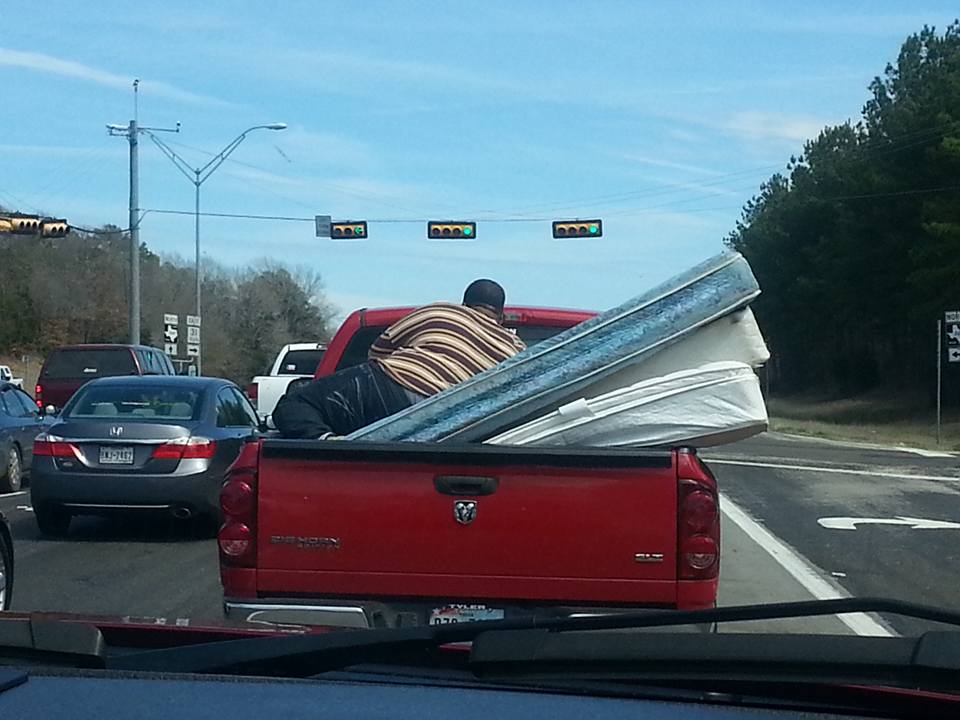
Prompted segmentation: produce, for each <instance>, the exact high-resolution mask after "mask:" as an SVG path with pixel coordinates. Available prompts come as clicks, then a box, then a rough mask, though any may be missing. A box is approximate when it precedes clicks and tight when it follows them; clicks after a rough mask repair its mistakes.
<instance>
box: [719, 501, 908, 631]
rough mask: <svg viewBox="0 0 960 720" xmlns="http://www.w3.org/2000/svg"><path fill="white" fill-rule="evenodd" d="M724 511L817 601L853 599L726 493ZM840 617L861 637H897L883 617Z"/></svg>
mask: <svg viewBox="0 0 960 720" xmlns="http://www.w3.org/2000/svg"><path fill="white" fill-rule="evenodd" d="M720 511H721V512H722V513H724V514H725V515H726V516H727V517H728V518H730V520H731V521H732V522H733V523H734V524H735V525H737V527H739V528H740V529H741V530H743V532H745V533H746V534H747V536H748V537H749V538H750V539H751V540H753V541H754V542H755V543H757V545H759V546H760V547H761V548H762V549H763V551H764V552H766V553H767V554H768V555H769V556H770V557H772V558H773V559H774V560H775V561H776V562H777V564H778V565H780V567H782V568H783V569H784V570H786V571H787V572H788V573H789V574H790V576H791V577H792V578H793V579H794V580H796V581H797V582H798V583H800V584H801V585H802V586H803V587H804V588H805V589H806V590H807V592H809V593H810V594H811V595H813V597H815V598H816V599H817V600H834V599H838V598H848V597H851V595H850V593H848V592H847V591H846V590H844V589H843V588H842V587H840V586H839V585H837V584H836V583H834V582H831V581H830V580H828V579H827V578H826V577H825V575H824V573H823V572H822V571H821V570H819V569H818V568H817V566H816V565H814V564H813V563H812V562H810V561H809V560H808V559H807V558H805V557H804V556H803V555H801V554H800V553H799V552H797V551H796V550H794V549H793V548H792V547H790V546H789V545H787V544H786V543H785V542H784V541H783V540H781V539H780V538H778V537H777V536H776V535H774V534H773V533H772V532H770V531H769V530H767V528H765V527H763V525H761V524H760V523H759V522H757V521H756V520H755V519H754V518H753V517H752V516H751V515H750V514H749V513H748V512H747V511H746V510H744V509H743V508H742V507H740V506H739V505H738V504H737V503H736V502H734V501H733V500H731V499H730V497H729V496H728V495H727V494H726V493H720ZM721 572H722V571H721ZM836 617H837V619H839V620H840V622H842V623H843V624H844V625H846V626H847V627H848V628H850V629H851V630H852V631H853V632H854V633H856V634H857V635H873V636H881V637H895V636H896V635H897V633H896V632H894V631H893V630H892V629H891V628H890V627H888V626H887V625H886V624H885V623H883V622H882V621H881V620H880V619H879V618H874V617H873V616H871V615H868V614H867V613H847V614H844V615H837V616H836Z"/></svg>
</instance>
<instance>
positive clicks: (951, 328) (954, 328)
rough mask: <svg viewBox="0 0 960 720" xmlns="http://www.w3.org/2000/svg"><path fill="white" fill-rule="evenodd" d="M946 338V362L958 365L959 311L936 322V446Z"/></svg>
mask: <svg viewBox="0 0 960 720" xmlns="http://www.w3.org/2000/svg"><path fill="white" fill-rule="evenodd" d="M944 337H946V348H947V362H948V363H960V310H947V311H946V312H944V313H943V322H941V321H940V320H937V445H939V444H940V432H941V427H942V424H943V413H942V411H943V347H944V342H943V340H944Z"/></svg>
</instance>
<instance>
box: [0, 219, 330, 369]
mask: <svg viewBox="0 0 960 720" xmlns="http://www.w3.org/2000/svg"><path fill="white" fill-rule="evenodd" d="M129 248H130V244H129V239H128V237H127V236H125V235H124V234H123V233H122V232H121V231H120V230H119V228H115V227H110V226H108V227H105V228H102V229H99V230H97V231H96V232H81V231H77V230H71V232H70V234H69V235H67V236H66V237H63V238H42V237H34V236H17V235H6V236H0V355H19V354H37V355H44V354H45V353H46V352H48V351H49V350H50V349H51V348H54V347H57V346H59V345H66V344H71V343H86V342H119V343H125V342H127V341H128V339H129V330H128V308H129V292H130V290H129V287H130V250H129ZM140 274H141V308H142V312H141V327H142V331H141V336H142V340H141V341H142V342H143V344H145V345H153V346H155V347H161V348H162V347H163V315H164V313H175V314H177V315H179V316H180V325H181V327H180V332H181V338H180V340H179V343H180V351H181V354H183V350H184V349H185V340H186V338H185V335H186V326H185V321H186V315H187V314H193V312H194V309H195V287H194V283H195V279H194V270H193V264H192V263H187V262H185V261H184V260H182V259H180V258H176V257H161V256H159V255H157V254H156V253H154V252H152V251H151V250H149V249H148V248H147V247H146V246H145V245H142V246H141V248H140ZM202 293H203V295H202V301H203V328H202V339H203V370H204V374H206V375H218V376H221V377H226V378H230V379H232V380H234V381H236V382H240V383H243V382H246V381H247V380H249V378H250V377H251V376H253V375H256V374H259V373H261V372H262V371H263V370H264V369H265V368H266V367H267V366H268V365H269V363H270V361H272V360H273V358H274V356H275V354H276V352H277V351H278V350H279V348H280V347H281V346H282V345H284V344H286V343H288V342H295V341H301V340H302V341H322V340H326V339H328V338H329V337H330V335H331V332H332V330H333V329H335V328H333V327H332V324H331V321H332V318H333V315H334V312H335V310H334V308H333V307H332V306H331V305H330V304H329V302H327V300H326V298H325V296H324V294H323V284H322V281H321V277H320V275H319V274H318V273H316V272H315V271H313V270H310V269H308V268H302V267H287V266H285V265H283V264H281V263H277V262H273V261H268V260H265V261H262V262H259V263H255V264H253V265H251V266H249V267H245V268H239V269H235V268H227V267H224V266H222V265H219V264H216V263H213V262H210V261H207V262H205V263H204V266H203V286H202Z"/></svg>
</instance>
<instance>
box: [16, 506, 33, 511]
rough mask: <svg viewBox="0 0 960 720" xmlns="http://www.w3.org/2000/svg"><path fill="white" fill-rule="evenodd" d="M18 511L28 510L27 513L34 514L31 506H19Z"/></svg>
mask: <svg viewBox="0 0 960 720" xmlns="http://www.w3.org/2000/svg"><path fill="white" fill-rule="evenodd" d="M17 510H26V511H27V512H33V507H32V506H30V505H17Z"/></svg>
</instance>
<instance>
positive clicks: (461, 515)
mask: <svg viewBox="0 0 960 720" xmlns="http://www.w3.org/2000/svg"><path fill="white" fill-rule="evenodd" d="M453 517H454V518H455V519H456V521H457V522H458V523H460V524H461V525H469V524H470V523H472V522H473V521H474V520H476V519H477V502H476V500H457V501H456V502H455V503H454V504H453Z"/></svg>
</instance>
